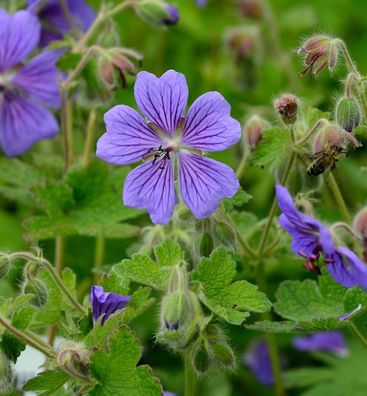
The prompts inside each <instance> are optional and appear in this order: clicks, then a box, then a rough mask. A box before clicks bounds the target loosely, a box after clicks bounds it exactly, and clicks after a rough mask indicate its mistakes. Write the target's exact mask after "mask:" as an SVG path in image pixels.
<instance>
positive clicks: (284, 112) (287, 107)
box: [274, 93, 299, 124]
mask: <svg viewBox="0 0 367 396" xmlns="http://www.w3.org/2000/svg"><path fill="white" fill-rule="evenodd" d="M298 106H299V99H298V98H297V96H295V95H292V94H289V93H285V94H283V95H282V96H280V97H279V98H277V99H275V100H274V109H275V111H276V112H277V113H278V114H279V115H280V118H281V119H282V120H283V122H284V123H285V124H294V123H295V121H296V119H297V112H298Z"/></svg>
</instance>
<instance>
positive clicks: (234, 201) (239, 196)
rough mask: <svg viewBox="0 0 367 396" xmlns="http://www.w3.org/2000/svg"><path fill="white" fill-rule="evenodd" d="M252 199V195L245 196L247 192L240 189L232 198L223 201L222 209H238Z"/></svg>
mask: <svg viewBox="0 0 367 396" xmlns="http://www.w3.org/2000/svg"><path fill="white" fill-rule="evenodd" d="M251 199H252V195H250V194H247V192H246V191H245V190H244V189H243V188H242V187H240V188H239V189H238V191H237V192H236V194H235V195H234V196H233V197H232V198H226V199H224V200H223V205H224V209H225V210H227V211H229V210H232V209H234V208H235V207H240V206H242V205H244V204H246V203H247V202H249V201H250V200H251Z"/></svg>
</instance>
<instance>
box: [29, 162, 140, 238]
mask: <svg viewBox="0 0 367 396" xmlns="http://www.w3.org/2000/svg"><path fill="white" fill-rule="evenodd" d="M124 172H125V173H126V171H124V170H119V171H113V170H111V169H109V168H107V167H106V166H105V165H104V164H101V163H97V162H95V163H93V164H92V165H91V166H90V167H88V168H85V169H84V168H82V169H80V168H74V169H72V170H70V172H69V173H68V174H67V176H66V178H65V180H63V181H61V182H52V183H49V184H48V185H46V186H43V187H39V188H35V189H33V194H34V196H35V198H36V200H37V202H38V203H39V205H40V207H41V208H42V209H43V211H44V212H45V214H42V215H37V216H33V217H31V218H29V219H27V220H26V222H25V226H26V229H27V231H28V233H29V235H30V236H31V237H33V238H36V239H47V238H53V237H55V236H67V235H85V236H99V237H105V238H131V237H133V236H136V235H137V234H138V233H139V230H140V229H139V228H138V227H137V226H134V225H130V224H124V223H123V222H124V221H126V220H130V219H133V218H135V217H138V216H140V215H141V213H142V212H141V211H139V210H135V209H131V208H127V207H125V206H124V205H123V204H122V201H121V186H122V182H123V178H124V175H125V173H124Z"/></svg>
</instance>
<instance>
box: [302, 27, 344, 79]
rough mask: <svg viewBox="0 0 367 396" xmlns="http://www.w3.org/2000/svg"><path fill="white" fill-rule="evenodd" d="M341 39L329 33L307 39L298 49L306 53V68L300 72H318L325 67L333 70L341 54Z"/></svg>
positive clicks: (303, 73) (304, 73)
mask: <svg viewBox="0 0 367 396" xmlns="http://www.w3.org/2000/svg"><path fill="white" fill-rule="evenodd" d="M339 43H340V40H338V39H335V38H334V37H330V36H327V35H316V36H312V37H311V38H309V39H308V40H306V41H305V42H304V43H303V44H302V45H301V47H300V48H299V50H298V54H303V55H304V64H305V67H306V68H305V69H304V70H303V71H302V72H301V73H300V74H301V76H304V75H306V74H318V73H320V72H321V71H322V70H323V69H324V68H325V67H328V69H329V71H330V72H331V71H333V70H334V68H335V66H336V64H337V61H338V55H339Z"/></svg>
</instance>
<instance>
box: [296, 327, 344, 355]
mask: <svg viewBox="0 0 367 396" xmlns="http://www.w3.org/2000/svg"><path fill="white" fill-rule="evenodd" d="M292 344H293V346H294V347H295V348H297V349H298V350H300V351H307V352H314V351H325V352H330V353H332V354H334V355H337V356H340V357H345V356H347V355H348V348H347V346H346V344H345V340H344V337H343V334H342V333H341V332H340V331H328V332H321V333H315V334H312V335H310V336H305V337H295V338H294V339H293V342H292Z"/></svg>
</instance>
